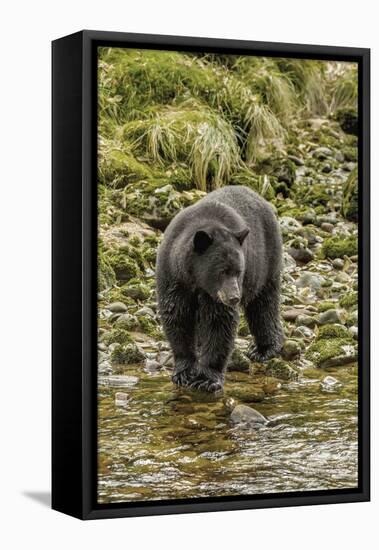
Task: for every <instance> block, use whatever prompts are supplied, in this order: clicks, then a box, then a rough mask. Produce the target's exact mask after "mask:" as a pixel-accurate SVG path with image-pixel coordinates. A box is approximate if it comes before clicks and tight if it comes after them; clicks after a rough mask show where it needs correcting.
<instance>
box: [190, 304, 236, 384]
mask: <svg viewBox="0 0 379 550" xmlns="http://www.w3.org/2000/svg"><path fill="white" fill-rule="evenodd" d="M238 320H239V314H238V309H235V308H232V307H228V306H225V305H224V304H221V303H217V302H215V301H214V300H212V299H211V298H210V297H208V296H207V295H203V296H201V297H200V298H199V315H198V324H197V331H198V334H197V338H198V344H199V355H198V364H197V367H196V371H195V377H194V379H193V380H192V382H191V383H190V388H192V389H197V390H203V391H208V392H217V391H220V390H222V388H223V385H224V379H225V370H226V365H227V363H228V359H229V357H230V354H231V353H232V350H233V345H234V338H235V335H236V332H237V327H238Z"/></svg>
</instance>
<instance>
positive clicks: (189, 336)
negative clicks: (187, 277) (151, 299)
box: [159, 288, 196, 386]
mask: <svg viewBox="0 0 379 550" xmlns="http://www.w3.org/2000/svg"><path fill="white" fill-rule="evenodd" d="M162 294H163V298H161V299H160V300H159V314H160V319H161V322H162V325H163V329H164V332H165V334H166V337H167V340H168V341H169V343H170V346H171V349H172V352H173V354H174V361H175V366H174V371H173V374H172V381H173V382H174V384H176V385H178V386H188V384H189V382H190V381H191V380H192V378H193V371H194V367H195V363H196V355H195V313H196V299H195V297H194V296H193V295H192V294H188V292H186V291H182V290H181V289H180V288H170V289H166V291H165V292H164V293H162Z"/></svg>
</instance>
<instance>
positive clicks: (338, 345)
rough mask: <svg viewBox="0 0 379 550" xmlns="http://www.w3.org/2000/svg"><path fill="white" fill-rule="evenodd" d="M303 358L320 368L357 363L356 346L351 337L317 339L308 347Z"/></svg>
mask: <svg viewBox="0 0 379 550" xmlns="http://www.w3.org/2000/svg"><path fill="white" fill-rule="evenodd" d="M305 357H306V359H308V360H309V361H312V363H314V365H316V367H320V368H329V367H338V366H342V365H347V364H350V363H354V362H355V361H357V358H358V351H357V345H356V342H355V341H354V340H353V339H352V338H351V337H345V338H319V339H317V340H316V341H315V342H313V343H312V344H311V345H310V347H309V348H308V350H307V351H306V353H305Z"/></svg>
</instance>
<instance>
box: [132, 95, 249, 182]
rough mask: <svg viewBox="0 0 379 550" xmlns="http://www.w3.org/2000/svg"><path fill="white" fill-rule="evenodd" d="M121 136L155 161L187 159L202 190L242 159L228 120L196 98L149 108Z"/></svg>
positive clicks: (223, 179)
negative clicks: (178, 104) (144, 115)
mask: <svg viewBox="0 0 379 550" xmlns="http://www.w3.org/2000/svg"><path fill="white" fill-rule="evenodd" d="M124 137H125V139H126V140H128V141H129V142H130V143H131V147H132V149H133V150H134V151H135V152H137V153H139V154H145V155H147V156H148V158H149V159H150V160H151V161H153V162H155V163H159V164H164V163H170V162H175V163H178V162H184V163H187V164H188V165H189V166H190V167H191V170H192V173H193V178H194V181H195V183H196V186H197V187H198V188H199V189H202V190H207V189H208V190H209V188H217V187H220V186H221V185H225V184H226V183H227V181H228V179H229V177H230V175H231V173H232V171H233V170H235V169H236V168H237V167H238V166H239V164H240V162H241V161H240V155H239V149H238V143H237V138H236V134H235V132H234V129H233V127H232V126H231V124H230V123H228V122H227V121H226V120H225V119H223V118H222V117H221V116H220V115H219V114H218V113H217V112H215V111H212V110H211V109H210V108H209V107H208V106H206V105H204V104H201V103H199V102H197V101H195V100H189V101H187V102H184V103H182V104H181V105H180V106H170V107H160V108H157V109H154V110H151V111H150V112H149V116H147V117H146V118H144V119H142V120H138V121H137V120H136V121H131V122H129V123H127V124H126V125H125V126H124Z"/></svg>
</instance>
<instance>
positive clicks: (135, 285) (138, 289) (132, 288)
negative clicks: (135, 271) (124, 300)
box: [121, 279, 151, 301]
mask: <svg viewBox="0 0 379 550" xmlns="http://www.w3.org/2000/svg"><path fill="white" fill-rule="evenodd" d="M150 292H151V291H150V288H149V287H148V286H147V285H145V284H144V283H142V282H140V281H138V280H136V279H131V280H130V281H129V283H128V284H126V285H123V286H122V287H121V293H122V294H123V295H124V296H127V297H128V298H132V299H133V300H137V301H143V300H147V299H148V298H149V296H150Z"/></svg>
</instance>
